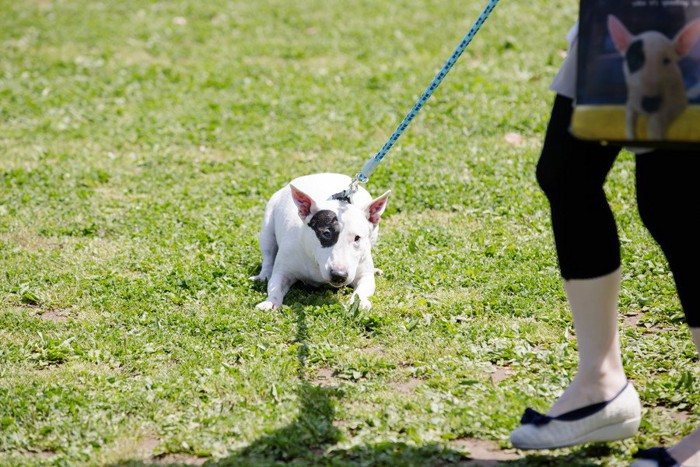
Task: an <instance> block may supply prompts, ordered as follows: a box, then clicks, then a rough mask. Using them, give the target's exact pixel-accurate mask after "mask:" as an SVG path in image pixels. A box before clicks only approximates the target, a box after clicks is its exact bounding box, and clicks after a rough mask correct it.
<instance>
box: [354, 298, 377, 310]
mask: <svg viewBox="0 0 700 467" xmlns="http://www.w3.org/2000/svg"><path fill="white" fill-rule="evenodd" d="M349 306H350V307H351V308H352V307H353V306H355V307H357V308H358V309H360V310H362V311H367V310H369V309H370V308H372V303H371V302H370V301H369V299H367V298H362V297H359V296H358V295H353V296H352V298H351V299H350V303H349Z"/></svg>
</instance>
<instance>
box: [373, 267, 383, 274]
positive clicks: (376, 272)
mask: <svg viewBox="0 0 700 467" xmlns="http://www.w3.org/2000/svg"><path fill="white" fill-rule="evenodd" d="M382 274H384V271H382V270H381V269H379V268H374V275H375V276H381V275H382Z"/></svg>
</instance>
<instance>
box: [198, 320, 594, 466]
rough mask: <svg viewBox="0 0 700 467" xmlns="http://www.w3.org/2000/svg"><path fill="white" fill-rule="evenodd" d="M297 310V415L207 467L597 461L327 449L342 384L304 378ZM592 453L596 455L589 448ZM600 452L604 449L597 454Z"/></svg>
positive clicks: (391, 446)
mask: <svg viewBox="0 0 700 467" xmlns="http://www.w3.org/2000/svg"><path fill="white" fill-rule="evenodd" d="M294 309H295V312H296V314H297V342H298V343H299V344H300V345H299V346H298V350H297V356H298V360H299V381H300V382H299V386H298V388H297V395H298V398H299V401H300V407H299V415H298V417H297V418H296V419H295V420H293V421H292V422H291V423H289V424H288V425H286V426H284V427H282V428H280V429H278V430H276V431H274V432H272V433H269V434H267V435H265V436H263V437H261V438H260V439H258V440H256V441H254V442H253V443H251V444H250V445H248V446H246V447H245V448H242V449H240V450H239V451H236V452H233V453H231V454H230V455H229V456H227V457H226V458H223V459H219V460H211V461H209V462H207V463H206V464H205V465H207V466H220V467H229V466H230V467H233V466H236V467H239V466H240V467H242V466H251V467H253V466H272V465H298V466H397V467H398V466H402V467H403V466H416V467H418V466H421V467H429V466H447V465H457V466H518V465H527V466H533V465H537V466H553V465H567V466H578V467H584V466H585V467H588V466H594V465H598V464H595V463H592V462H590V461H586V460H583V459H581V458H580V457H581V454H582V453H581V452H578V451H575V452H573V453H569V455H567V456H565V457H564V456H562V457H557V456H542V455H537V456H528V457H527V458H521V459H518V460H514V461H495V460H493V459H476V458H469V457H465V455H464V454H463V453H462V452H460V451H457V450H453V449H449V448H446V447H445V446H443V445H440V444H437V443H429V444H426V445H423V446H411V445H408V444H406V443H401V442H380V443H376V444H363V445H360V446H356V447H353V448H350V449H330V450H329V449H328V448H332V447H333V446H334V445H335V444H337V443H338V442H339V441H340V440H341V438H342V436H341V435H342V433H341V431H340V429H339V428H338V427H337V426H336V423H335V404H336V401H337V400H338V399H340V398H342V391H341V390H340V389H339V388H338V387H325V386H321V385H317V384H314V383H312V382H310V381H309V380H308V378H307V376H306V359H307V356H308V348H307V346H306V342H307V332H308V330H307V327H306V316H305V312H304V308H303V307H294ZM589 454H595V453H592V452H589ZM598 454H600V453H598Z"/></svg>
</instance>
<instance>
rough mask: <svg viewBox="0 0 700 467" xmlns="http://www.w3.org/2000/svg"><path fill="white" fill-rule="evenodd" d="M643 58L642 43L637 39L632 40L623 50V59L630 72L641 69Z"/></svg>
mask: <svg viewBox="0 0 700 467" xmlns="http://www.w3.org/2000/svg"><path fill="white" fill-rule="evenodd" d="M644 60H645V57H644V44H643V43H642V41H639V40H638V41H634V42H632V43H631V44H630V46H629V47H627V52H625V61H626V62H627V68H628V69H629V71H630V73H634V72H635V71H639V70H641V69H642V67H643V66H644Z"/></svg>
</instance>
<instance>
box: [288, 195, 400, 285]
mask: <svg viewBox="0 0 700 467" xmlns="http://www.w3.org/2000/svg"><path fill="white" fill-rule="evenodd" d="M290 188H291V192H292V198H293V199H294V203H295V204H296V206H297V209H298V212H299V217H300V218H301V219H302V221H303V222H304V224H305V225H306V226H307V227H308V228H306V229H305V232H304V236H305V237H306V243H305V244H306V245H307V246H310V249H311V250H312V254H313V256H314V258H315V260H316V265H317V266H318V268H319V271H320V273H321V276H322V277H323V278H324V280H325V281H326V282H327V283H329V284H331V285H333V286H335V287H342V286H344V285H348V284H351V283H353V282H354V280H355V276H356V274H357V269H358V266H359V264H360V263H361V262H362V260H363V259H365V258H367V257H368V256H369V254H370V250H371V247H372V243H373V242H374V240H375V239H376V236H377V229H378V224H379V220H380V219H381V216H382V213H383V212H384V209H385V208H386V203H387V199H388V197H389V193H390V192H389V191H387V192H386V193H384V194H383V195H382V196H380V197H378V198H376V199H374V200H372V201H371V202H370V203H369V204H365V205H355V204H351V203H347V202H345V201H340V200H333V199H331V200H314V199H313V198H311V197H310V196H309V195H307V194H306V193H304V192H303V191H301V190H299V189H297V188H296V187H295V186H294V185H290Z"/></svg>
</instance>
